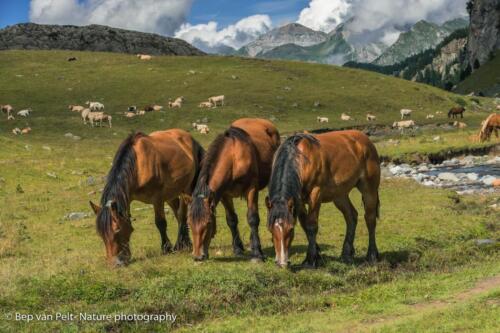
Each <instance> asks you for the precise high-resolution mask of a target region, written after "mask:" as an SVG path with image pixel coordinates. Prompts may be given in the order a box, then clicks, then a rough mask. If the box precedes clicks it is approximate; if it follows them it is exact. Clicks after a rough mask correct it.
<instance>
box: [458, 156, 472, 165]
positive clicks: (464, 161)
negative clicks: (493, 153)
mask: <svg viewBox="0 0 500 333" xmlns="http://www.w3.org/2000/svg"><path fill="white" fill-rule="evenodd" d="M461 163H462V164H463V165H473V164H474V156H471V155H468V156H465V157H464V158H463V159H462V161H461Z"/></svg>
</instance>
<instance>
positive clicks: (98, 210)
mask: <svg viewBox="0 0 500 333" xmlns="http://www.w3.org/2000/svg"><path fill="white" fill-rule="evenodd" d="M89 203H90V207H91V208H92V210H93V211H94V213H95V215H98V214H99V213H100V211H101V207H99V206H98V205H96V204H95V203H93V202H92V201H89Z"/></svg>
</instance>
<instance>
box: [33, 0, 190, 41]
mask: <svg viewBox="0 0 500 333" xmlns="http://www.w3.org/2000/svg"><path fill="white" fill-rule="evenodd" d="M192 2H193V0H87V1H84V2H82V1H79V0H31V5H30V20H31V21H32V22H35V23H45V24H74V25H87V24H103V25H109V26H112V27H116V28H124V29H131V30H138V31H144V32H155V33H160V34H164V35H172V34H173V33H174V32H175V31H176V30H177V29H178V28H179V26H180V25H181V24H182V23H184V22H185V20H186V16H187V14H188V13H189V10H190V9H191V5H192Z"/></svg>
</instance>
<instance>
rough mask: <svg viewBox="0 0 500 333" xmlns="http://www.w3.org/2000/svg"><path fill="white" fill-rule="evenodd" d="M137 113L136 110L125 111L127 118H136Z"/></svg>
mask: <svg viewBox="0 0 500 333" xmlns="http://www.w3.org/2000/svg"><path fill="white" fill-rule="evenodd" d="M135 116H136V114H135V113H134V112H125V117H127V118H134V117H135Z"/></svg>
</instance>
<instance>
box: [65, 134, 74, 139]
mask: <svg viewBox="0 0 500 333" xmlns="http://www.w3.org/2000/svg"><path fill="white" fill-rule="evenodd" d="M64 137H66V138H70V139H71V138H72V137H73V133H66V134H64Z"/></svg>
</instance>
